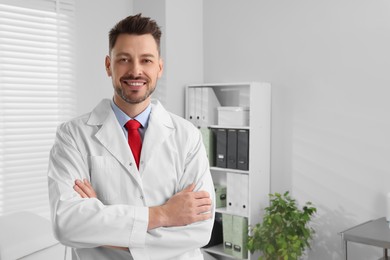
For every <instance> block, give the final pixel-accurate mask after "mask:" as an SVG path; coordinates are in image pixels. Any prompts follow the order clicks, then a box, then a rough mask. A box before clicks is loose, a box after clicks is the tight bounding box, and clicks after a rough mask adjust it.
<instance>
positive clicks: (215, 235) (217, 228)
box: [204, 212, 223, 248]
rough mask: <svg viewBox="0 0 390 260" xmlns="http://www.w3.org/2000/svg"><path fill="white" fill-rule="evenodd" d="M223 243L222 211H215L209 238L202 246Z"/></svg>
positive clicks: (206, 246)
mask: <svg viewBox="0 0 390 260" xmlns="http://www.w3.org/2000/svg"><path fill="white" fill-rule="evenodd" d="M221 243H223V230H222V213H218V212H217V213H215V219H214V226H213V230H212V232H211V238H210V241H209V243H208V244H207V245H205V246H204V248H208V247H211V246H215V245H219V244H221Z"/></svg>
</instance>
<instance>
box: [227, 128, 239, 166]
mask: <svg viewBox="0 0 390 260" xmlns="http://www.w3.org/2000/svg"><path fill="white" fill-rule="evenodd" d="M227 131H228V132H227V168H230V169H237V130H236V129H229V130H227Z"/></svg>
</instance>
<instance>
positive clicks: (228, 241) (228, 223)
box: [222, 214, 234, 255]
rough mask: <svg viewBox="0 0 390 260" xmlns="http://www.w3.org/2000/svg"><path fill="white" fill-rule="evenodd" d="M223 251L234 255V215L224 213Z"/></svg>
mask: <svg viewBox="0 0 390 260" xmlns="http://www.w3.org/2000/svg"><path fill="white" fill-rule="evenodd" d="M222 232H223V251H224V252H225V253H226V254H229V255H233V236H234V235H233V216H232V215H230V214H222Z"/></svg>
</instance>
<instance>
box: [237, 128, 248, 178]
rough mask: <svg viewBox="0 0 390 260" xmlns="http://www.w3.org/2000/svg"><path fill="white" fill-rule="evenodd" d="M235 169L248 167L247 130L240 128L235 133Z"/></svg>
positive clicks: (246, 168)
mask: <svg viewBox="0 0 390 260" xmlns="http://www.w3.org/2000/svg"><path fill="white" fill-rule="evenodd" d="M237 169H240V170H248V169H249V130H245V129H240V130H238V133H237Z"/></svg>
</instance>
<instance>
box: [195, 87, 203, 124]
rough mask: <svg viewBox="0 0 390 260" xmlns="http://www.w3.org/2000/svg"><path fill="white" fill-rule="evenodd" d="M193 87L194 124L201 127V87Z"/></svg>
mask: <svg viewBox="0 0 390 260" xmlns="http://www.w3.org/2000/svg"><path fill="white" fill-rule="evenodd" d="M194 89H195V126H196V127H201V126H202V124H201V115H202V88H194Z"/></svg>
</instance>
